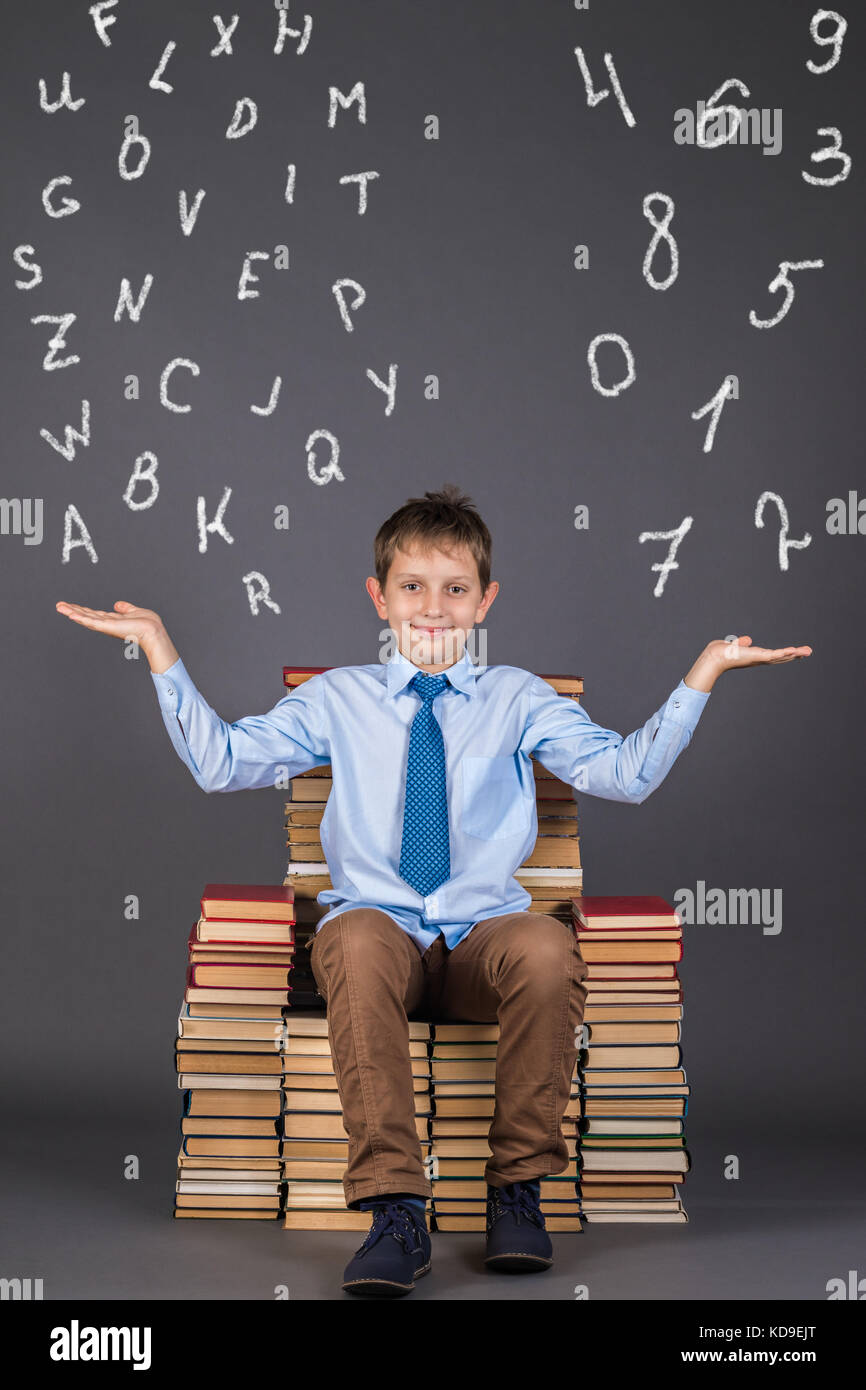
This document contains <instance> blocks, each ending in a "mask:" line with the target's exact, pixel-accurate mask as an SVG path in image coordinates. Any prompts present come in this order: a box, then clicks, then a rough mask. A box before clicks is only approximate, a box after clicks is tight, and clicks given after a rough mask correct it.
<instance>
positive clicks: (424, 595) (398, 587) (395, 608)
mask: <svg viewBox="0 0 866 1390" xmlns="http://www.w3.org/2000/svg"><path fill="white" fill-rule="evenodd" d="M367 592H368V594H369V595H370V597H371V598H372V600H373V603H374V605H375V608H376V612H377V614H378V615H379V617H380V618H385V619H386V620H387V623H388V626H389V627H390V628H392V629H393V631H394V632H395V633H396V636H397V642H398V645H399V648H400V651H401V652H402V654H403V656H405V657H406V658H407V660H408V661H411V662H412V663H413V665H415V666H418V667H419V668H420V669H421V670H422V671H426V672H427V673H428V674H429V675H436V674H437V673H438V672H440V671H445V670H447V669H448V667H449V666H453V665H454V663H455V662H457V661H459V660H460V658H461V656H462V655H463V649H464V647H465V645H466V640H467V637H468V635H469V633H470V632H471V631H472V628H473V627H474V625H475V624H476V623H480V622H482V621H483V619H484V616H485V614H486V613H487V610H488V608H489V607H490V605H491V603H492V602H493V600H494V599H495V597H496V595H497V593H498V592H499V585H498V584H497V583H495V582H494V581H493V580H491V582H490V583H489V584H488V586H487V592H486V593H485V594H484V596H483V597H482V594H481V581H480V579H479V577H478V566H477V565H476V563H475V557H474V556H473V554H472V552H471V550H469V548H468V546H456V547H455V548H454V549H453V550H449V551H444V550H438V549H430V550H422V549H421V548H420V546H418V545H410V547H409V549H407V550H395V552H394V559H393V561H392V563H391V568H390V570H389V572H388V577H387V579H386V581H385V588H384V590H383V589H382V587H381V586H380V584H379V581H378V580H377V579H376V578H375V576H373V575H371V576H370V578H369V579H368V580H367Z"/></svg>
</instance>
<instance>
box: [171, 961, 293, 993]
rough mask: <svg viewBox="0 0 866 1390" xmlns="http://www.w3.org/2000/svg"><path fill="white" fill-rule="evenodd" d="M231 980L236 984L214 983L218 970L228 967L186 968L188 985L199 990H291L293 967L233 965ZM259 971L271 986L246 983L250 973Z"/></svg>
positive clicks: (205, 965) (203, 966) (198, 965)
mask: <svg viewBox="0 0 866 1390" xmlns="http://www.w3.org/2000/svg"><path fill="white" fill-rule="evenodd" d="M229 968H230V970H231V978H232V979H233V980H236V981H237V983H235V984H226V983H217V984H215V983H214V975H215V971H216V970H217V969H219V970H221V971H223V972H225V970H226V969H227V967H225V966H214V965H211V964H209V963H208V964H201V963H198V964H195V965H187V967H186V983H187V984H188V985H195V986H198V988H199V989H202V988H203V989H278V990H286V989H287V990H291V989H292V986H291V984H290V983H289V981H290V979H291V975H292V967H291V966H285V965H232V966H231V967H229ZM253 970H257V971H259V976H260V979H261V978H262V977H264V978H265V979H270V984H266V983H260V984H256V985H254V984H251V983H249V982H245V979H244V977H245V976H247V981H248V977H249V972H251V971H253Z"/></svg>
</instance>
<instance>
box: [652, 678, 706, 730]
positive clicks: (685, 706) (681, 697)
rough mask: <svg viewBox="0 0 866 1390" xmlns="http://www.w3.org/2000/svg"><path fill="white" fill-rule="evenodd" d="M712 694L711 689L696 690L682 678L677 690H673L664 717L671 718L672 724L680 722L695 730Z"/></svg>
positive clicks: (683, 725) (686, 727)
mask: <svg viewBox="0 0 866 1390" xmlns="http://www.w3.org/2000/svg"><path fill="white" fill-rule="evenodd" d="M710 694H711V692H710V691H709V690H694V689H693V688H692V686H690V685H686V683H685V681H682V680H681V681H680V683H679V685H678V686H677V688H676V690H674V691H672V692H671V695H670V697H669V699H668V702H667V704H666V705H665V707H664V713H663V714H662V718H663V719H668V720H670V722H671V723H672V724H679V725H681V726H682V728H684V729H689V730H693V729H694V728H695V726H696V724H697V722H698V720H699V719H700V717H701V715H702V714H703V711H704V706H705V705H706V703H707V700H708V699H709V698H710Z"/></svg>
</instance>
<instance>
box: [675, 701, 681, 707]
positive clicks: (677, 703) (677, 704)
mask: <svg viewBox="0 0 866 1390" xmlns="http://www.w3.org/2000/svg"><path fill="white" fill-rule="evenodd" d="M679 707H680V702H679V700H674V709H679Z"/></svg>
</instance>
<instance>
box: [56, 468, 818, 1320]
mask: <svg viewBox="0 0 866 1390" xmlns="http://www.w3.org/2000/svg"><path fill="white" fill-rule="evenodd" d="M490 555H491V539H490V533H489V531H488V530H487V527H486V526H485V524H484V522H483V520H482V519H481V517H480V516H479V515H478V513H477V511H476V510H475V509H474V507H473V505H472V503H471V500H470V499H469V498H468V497H465V496H462V495H461V494H460V491H459V489H458V488H456V487H454V486H451V485H449V486H448V487H446V488H445V489H443V490H442V491H441V492H438V493H433V492H427V493H425V494H424V497H423V498H410V499H409V501H408V502H406V504H405V505H404V506H403V507H401V508H399V509H398V510H397V511H396V512H395V513H394V514H393V515H392V516H391V517H389V518H388V520H387V521H386V522H384V523H383V525H382V526H381V528H380V530H379V532H378V534H377V536H376V540H375V568H376V575H375V577H373V576H370V578H368V580H367V591H368V593H369V594H370V597H371V599H372V600H373V604H374V606H375V609H376V613H377V615H378V616H379V618H380V619H385V620H386V621H387V623H388V627H389V628H390V629H391V633H392V635H396V636H397V638H398V649H397V650H396V651H394V652H393V654H392V655H391V656H390V658H389V659H388V660H387V661H379V662H378V663H372V664H370V665H365V666H345V667H337V668H334V669H332V670H329V671H327V672H324V673H323V674H321V675H318V676H314V677H312V678H311V679H310V680H308V681H306V682H305V683H304V684H303V685H302V686H301V687H299V688H298V689H297V690H295V691H293V692H292V693H291V694H289V695H286V696H285V697H284V698H283V699H282V700H280V701H279V703H278V704H277V705H276V706H275V707H274V708H273V709H272V710H271V711H270V712H269V713H268V714H264V715H258V716H250V717H247V718H244V719H239V720H237V721H236V722H235V723H233V724H227V723H225V722H224V721H223V720H222V719H220V717H219V716H218V715H217V714H216V713H215V712H214V711H213V710H212V709H211V707H210V706H209V705H208V704H207V703H206V701H205V700H204V698H203V696H202V695H201V694H200V693H199V692H198V690H197V689H196V687H195V686H194V684H193V682H192V680H191V679H190V677H189V675H188V673H187V671H186V668H185V666H184V665H183V662H182V661H181V660H180V657H179V655H178V652H177V649H176V648H175V647H174V645H173V643H172V641H171V639H170V637H169V636H168V633H167V632H166V630H165V627H164V625H163V623H162V621H161V619H160V618H159V615H158V614H156V613H153V612H152V611H150V610H147V609H142V608H136V607H135V606H134V605H133V604H130V603H125V602H118V603H116V604H115V605H114V606H115V609H116V610H117V612H115V613H106V612H102V611H98V610H93V609H89V608H83V607H81V606H79V605H76V604H68V603H58V604H57V609H58V611H59V612H61V613H65V614H66V616H68V617H69V618H71V619H72V620H73V621H75V622H79V623H81V624H83V625H84V626H86V627H90V628H93V629H94V630H95V631H97V632H106V633H109V634H112V635H114V636H117V637H129V636H133V637H135V638H137V640H138V642H139V645H140V647H141V649H142V650H143V651H144V652H145V655H146V656H147V657H148V660H149V663H150V668H151V672H152V675H153V681H154V684H155V686H156V690H157V695H158V699H159V704H160V707H161V710H162V713H163V717H164V720H165V725H166V728H167V730H168V734H169V737H170V738H171V741H172V743H173V745H174V747H175V749H176V751H177V752H178V754H179V756H180V757H181V758H182V760H183V761H184V763H185V764H186V765H187V767H188V768H189V769H190V771H191V773H192V775H193V777H194V778H195V780H196V782H197V783H198V785H199V786H200V787H202V789H203V790H204V791H207V792H213V791H235V790H240V789H242V788H252V787H267V786H273V785H275V779H276V776H277V770H278V769H279V770H281V771H282V774H283V776H286V775H288V776H296V775H298V774H299V773H301V772H306V771H307V770H309V769H310V768H312V767H315V766H317V765H321V764H323V763H330V764H331V767H332V776H333V786H332V791H331V795H330V798H329V800H328V803H327V807H326V810H325V814H324V817H323V819H322V824H321V841H322V846H323V849H324V851H325V858H326V860H327V863H328V867H329V870H330V874H331V880H332V883H333V888H332V889H329V890H326V891H324V892H322V893H320V894H319V902H320V903H321V904H323V905H325V906H327V907H328V908H329V910H328V912H327V913H326V914H325V915H324V917H323V918H322V919H321V921H320V922H319V923H318V926H317V929H316V935H315V938H314V940H313V942H312V947H311V963H312V967H313V972H314V975H315V978H316V981H317V984H318V988H319V990H320V992H321V993H322V995H323V996H324V997H325V999H326V1001H327V1013H328V1030H329V1039H330V1046H331V1053H332V1056H333V1060H334V1070H335V1073H336V1077H337V1084H338V1088H339V1095H340V1101H341V1104H342V1108H343V1115H344V1124H345V1128H346V1131H347V1134H348V1136H349V1158H348V1166H347V1168H346V1171H345V1174H344V1178H343V1186H344V1190H345V1196H346V1205H347V1207H348V1208H349V1209H351V1210H363V1211H367V1210H370V1211H372V1213H373V1220H372V1225H371V1228H370V1231H369V1232H368V1234H367V1237H366V1239H365V1240H364V1242H363V1244H362V1245H361V1247H360V1248H359V1250H358V1251H357V1252H356V1254H355V1256H354V1257H353V1259H352V1260H351V1261H350V1263H349V1265H348V1266H347V1268H346V1270H345V1273H344V1279H343V1288H344V1289H346V1290H347V1291H349V1292H352V1293H359V1294H371V1295H374V1296H383V1295H384V1296H399V1295H401V1294H406V1293H409V1292H410V1291H411V1290H412V1288H413V1287H414V1281H415V1279H416V1278H418V1277H419V1276H421V1275H423V1274H426V1273H427V1272H428V1270H429V1269H430V1238H429V1235H428V1233H427V1230H426V1223H425V1219H424V1207H425V1199H426V1198H427V1197H428V1196H429V1195H430V1192H431V1187H430V1182H429V1180H428V1177H427V1174H426V1172H425V1169H424V1165H423V1162H422V1157H421V1149H420V1145H419V1142H418V1139H417V1136H416V1131H415V1122H414V1115H415V1105H414V1093H413V1089H412V1076H411V1064H410V1058H409V1048H408V1023H407V1015H408V1014H409V1013H411V1012H417V1011H419V1010H423V1011H424V1012H427V1011H428V1010H429V1011H430V1012H431V1013H432V1015H433V1016H434V1017H440V1018H444V1017H453V1018H462V1019H464V1020H469V1019H474V1020H476V1021H478V1022H495V1021H498V1023H499V1044H498V1051H497V1067H496V1109H495V1113H494V1117H493V1121H492V1124H491V1127H490V1132H489V1145H490V1149H491V1156H490V1158H489V1159H488V1161H487V1164H486V1168H485V1179H486V1183H487V1235H486V1260H485V1262H486V1267H487V1268H488V1269H508V1270H527V1271H529V1270H541V1269H546V1268H549V1267H550V1265H551V1264H552V1263H553V1259H552V1246H551V1243H550V1237H549V1236H548V1234H547V1231H546V1230H545V1225H544V1218H543V1216H542V1214H541V1210H540V1206H539V1183H540V1179H541V1178H542V1177H544V1176H545V1175H551V1174H556V1173H561V1172H563V1171H564V1169H565V1168H567V1167H568V1161H569V1160H568V1152H567V1146H566V1144H565V1140H564V1138H563V1134H562V1129H561V1123H560V1122H561V1119H562V1116H563V1115H564V1113H565V1109H566V1106H567V1103H568V1099H569V1092H570V1086H571V1078H572V1074H573V1071H574V1061H575V1054H574V1038H575V1030H576V1029H577V1028H578V1027H579V1026H580V1024H581V1022H582V1019H583V1005H584V1000H585V997H586V988H585V986H584V985H583V980H584V979H585V977H586V973H587V970H586V965H585V964H584V961H583V958H582V956H581V954H580V948H579V945H578V942H577V937H576V935H575V933H574V930H573V928H572V927H571V926H570V925H567V924H566V923H564V922H561V921H560V920H559V919H558V918H555V917H550V916H547V915H545V914H542V913H533V912H529V911H527V908H528V907H529V906H530V904H531V898H530V895H529V894H528V893H527V892H526V890H525V889H523V888H522V887H521V886H520V884H519V883H518V881H517V880H516V879H515V878H514V877H513V875H514V871H515V869H516V868H517V867H518V866H519V865H520V864H521V863H522V862H523V861H524V859H526V858H527V856H528V855H529V853H530V852H531V850H532V847H533V845H534V843H535V838H536V834H537V818H536V811H535V795H534V774H533V770H532V764H531V762H530V754H534V755H535V757H536V758H537V759H538V761H539V762H540V763H541V764H542V765H543V766H544V767H546V768H547V769H548V770H549V771H551V772H553V773H554V774H555V775H556V776H558V777H560V778H562V779H563V780H564V781H566V782H568V783H569V784H570V785H571V786H573V787H578V786H579V787H580V789H581V790H584V791H587V792H589V793H590V794H591V795H595V796H602V797H607V798H610V799H613V800H617V801H627V802H633V803H635V804H640V803H641V802H643V801H644V800H645V799H646V798H647V797H648V796H649V795H650V793H651V792H652V791H654V790H655V788H656V787H657V786H659V784H660V783H661V782H662V781H663V779H664V778H665V776H666V775H667V773H668V771H669V769H670V768H671V766H672V765H673V763H674V761H675V760H676V758H677V757H678V756H679V754H680V753H681V752H682V750H683V749H684V748H685V747H686V745H687V744H688V743H689V741H690V739H691V736H692V733H693V731H694V728H695V726H696V725H697V722H698V719H699V718H700V715H701V713H702V711H703V708H704V705H705V704H706V702H707V699H708V698H709V693H710V691H711V689H712V687H713V684H714V682H715V680H716V679H717V677H718V676H719V675H720V674H721V672H722V671H723V670H725V669H727V668H728V667H731V666H751V665H758V664H765V663H778V662H785V661H792V660H795V659H798V658H801V657H803V656H808V655H810V653H811V648H809V647H784V648H780V649H778V650H768V649H765V648H760V647H753V646H752V645H751V638H749V637H741V638H739V639H737V641H736V642H724V641H714V642H710V643H709V645H708V646H707V647H706V648H705V649H704V651H703V652H702V653H701V655H700V656H699V657H698V659H697V661H696V662H695V664H694V665H693V666H692V667H691V669H690V670H689V672H688V673H687V675H686V677H685V678H684V679H683V680H681V681H680V682H679V684H678V686H677V687H676V689H675V690H674V691H673V692H672V694H671V695H670V697H669V699H668V700H667V701H666V702H665V704H664V705H663V706H662V707H661V709H659V710H658V711H657V712H656V713H655V714H654V715H653V716H652V718H651V719H649V720H648V721H647V723H646V724H645V725H644V726H643V728H641V729H638V730H636V731H635V732H634V733H632V734H629V735H628V737H627V738H623V737H622V736H621V735H620V734H618V733H615V732H614V731H613V730H610V729H604V728H601V727H599V726H598V725H597V724H594V723H593V722H592V721H591V719H590V718H589V716H588V714H587V713H586V711H585V710H584V709H583V708H582V707H581V706H579V705H578V704H577V703H576V702H575V701H574V700H571V699H569V698H568V697H566V696H559V695H557V694H555V693H554V692H553V691H552V690H551V687H550V686H549V685H548V684H547V683H546V682H545V681H543V680H542V679H541V678H540V677H538V676H535V675H533V674H531V673H529V672H527V671H524V670H521V669H520V668H518V667H514V666H490V667H488V666H475V665H473V663H472V662H471V661H470V659H469V655H468V651H467V649H466V642H467V638H468V635H469V633H470V632H471V630H472V628H473V627H474V626H475V624H476V623H481V622H483V620H484V618H485V616H486V614H487V612H488V610H489V608H490V605H491V604H492V602H493V600H494V599H495V597H496V594H497V593H498V590H499V585H498V584H497V583H496V582H495V581H491V579H490Z"/></svg>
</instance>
